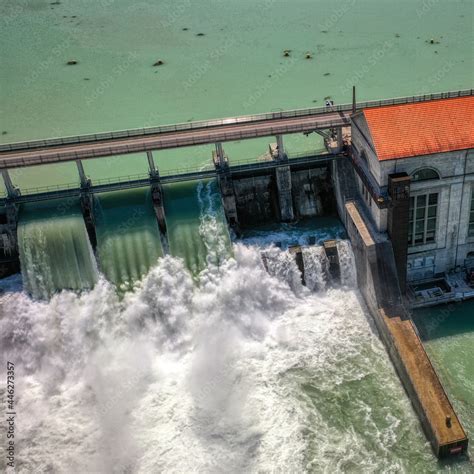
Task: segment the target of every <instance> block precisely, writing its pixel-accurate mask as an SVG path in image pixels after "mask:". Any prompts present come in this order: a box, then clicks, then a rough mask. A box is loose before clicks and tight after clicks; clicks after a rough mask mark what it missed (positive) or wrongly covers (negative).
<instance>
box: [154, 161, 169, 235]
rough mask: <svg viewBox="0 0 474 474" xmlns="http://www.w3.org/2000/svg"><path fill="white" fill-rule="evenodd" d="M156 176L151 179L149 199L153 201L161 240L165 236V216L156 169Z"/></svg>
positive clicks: (161, 191)
mask: <svg viewBox="0 0 474 474" xmlns="http://www.w3.org/2000/svg"><path fill="white" fill-rule="evenodd" d="M155 172H156V175H155V176H156V177H155V178H154V179H152V180H151V199H152V201H153V209H154V210H155V216H156V220H157V221H158V227H159V228H160V234H161V236H162V242H163V241H164V237H165V236H166V217H165V205H164V200H163V187H162V185H161V182H160V179H159V174H158V171H157V170H156V171H155Z"/></svg>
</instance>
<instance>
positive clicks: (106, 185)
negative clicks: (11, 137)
mask: <svg viewBox="0 0 474 474" xmlns="http://www.w3.org/2000/svg"><path fill="white" fill-rule="evenodd" d="M288 157H289V160H288V161H274V160H269V161H255V160H253V161H252V159H249V160H237V161H232V162H231V163H230V166H229V171H230V172H231V173H242V172H246V171H247V172H251V171H254V170H255V171H257V170H262V169H271V168H278V167H280V166H288V165H290V166H291V165H304V164H311V163H320V162H326V161H328V160H332V159H334V158H335V157H336V155H330V154H329V153H325V154H321V153H320V150H314V151H307V152H297V153H290V154H289V156H288ZM217 172H218V171H217V170H216V168H215V167H214V166H213V164H212V163H209V164H208V165H205V166H201V167H199V168H196V167H186V168H177V169H170V170H165V171H163V172H161V171H160V174H159V176H160V181H161V182H162V183H164V184H166V183H173V182H179V181H188V180H193V179H205V178H212V177H215V176H216V175H217ZM152 181H153V178H152V177H150V175H149V173H139V174H131V175H125V176H117V177H111V178H102V179H97V180H93V181H91V185H90V187H88V188H85V190H87V191H89V192H91V193H101V192H107V191H114V190H120V189H130V188H137V187H142V186H148V185H150V183H151V182H152ZM82 191H83V189H81V187H80V183H79V181H77V182H75V183H66V184H56V185H49V186H36V187H32V188H26V189H24V190H23V189H22V190H21V194H20V195H19V196H18V197H17V198H14V201H16V202H28V201H38V200H47V199H54V198H60V197H67V196H75V195H80V193H81V192H82ZM6 198H7V197H6V196H5V198H3V199H2V197H1V196H0V205H1V204H2V203H3V201H5V200H6Z"/></svg>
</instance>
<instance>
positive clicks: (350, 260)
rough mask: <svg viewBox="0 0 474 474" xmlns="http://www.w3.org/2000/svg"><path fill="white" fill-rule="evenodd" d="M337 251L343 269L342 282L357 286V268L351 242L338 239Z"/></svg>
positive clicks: (345, 284) (340, 266) (348, 285)
mask: <svg viewBox="0 0 474 474" xmlns="http://www.w3.org/2000/svg"><path fill="white" fill-rule="evenodd" d="M337 253H338V256H339V268H340V271H341V284H342V285H344V286H347V287H349V288H355V287H356V286H357V270H356V266H355V260H354V253H353V252H352V247H351V244H350V242H349V241H348V240H338V241H337Z"/></svg>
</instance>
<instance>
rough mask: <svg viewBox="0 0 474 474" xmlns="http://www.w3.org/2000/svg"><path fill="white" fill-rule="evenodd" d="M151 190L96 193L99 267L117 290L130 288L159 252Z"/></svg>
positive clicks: (146, 271)
mask: <svg viewBox="0 0 474 474" xmlns="http://www.w3.org/2000/svg"><path fill="white" fill-rule="evenodd" d="M150 194H151V192H150V190H149V189H148V188H147V189H134V190H130V191H123V192H114V193H107V194H103V195H99V196H97V197H96V201H95V202H96V206H95V218H96V235H97V256H98V261H99V268H100V270H101V271H102V272H103V273H104V275H105V276H106V277H107V279H108V280H109V281H111V282H112V283H114V284H115V285H116V286H117V287H118V288H119V289H120V290H121V291H126V290H131V289H132V288H133V286H134V285H135V284H136V282H137V281H139V280H140V279H141V278H142V277H143V276H144V275H146V274H147V273H148V271H149V270H150V268H151V267H152V266H153V265H156V263H157V261H158V258H159V257H161V256H163V249H162V246H161V241H160V235H159V230H158V224H157V220H156V217H155V213H154V210H153V205H152V200H151V195H150Z"/></svg>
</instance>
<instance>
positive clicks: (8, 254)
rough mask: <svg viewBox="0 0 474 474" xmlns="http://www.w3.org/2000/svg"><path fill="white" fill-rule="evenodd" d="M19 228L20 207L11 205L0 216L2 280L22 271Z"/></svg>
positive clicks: (0, 265) (0, 275)
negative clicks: (19, 252) (19, 251)
mask: <svg viewBox="0 0 474 474" xmlns="http://www.w3.org/2000/svg"><path fill="white" fill-rule="evenodd" d="M17 226H18V206H17V205H15V204H12V203H9V204H7V205H6V206H5V213H3V214H0V278H3V277H6V276H8V275H11V274H13V273H16V272H18V271H20V260H19V254H18V238H17Z"/></svg>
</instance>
